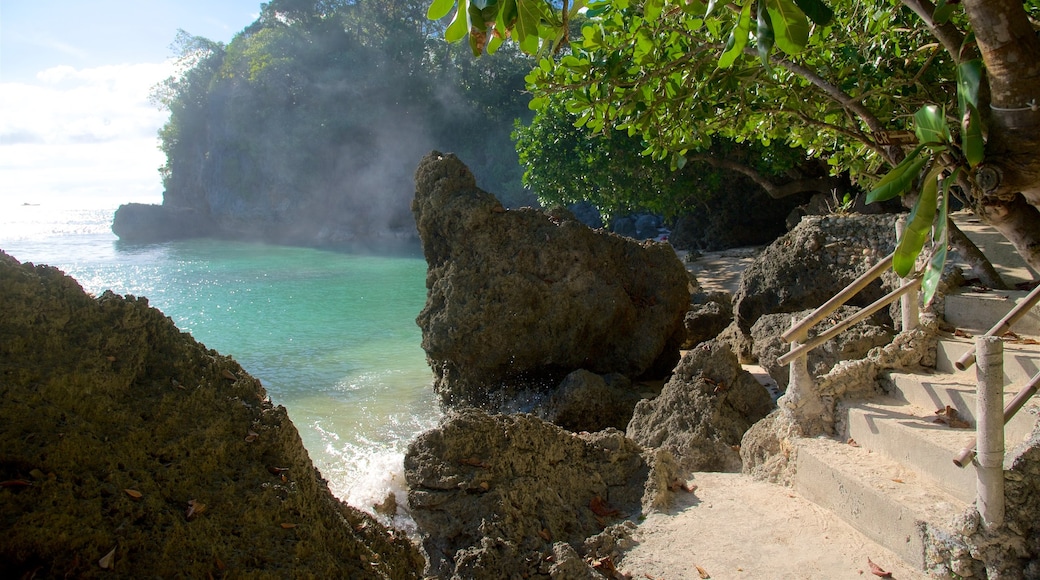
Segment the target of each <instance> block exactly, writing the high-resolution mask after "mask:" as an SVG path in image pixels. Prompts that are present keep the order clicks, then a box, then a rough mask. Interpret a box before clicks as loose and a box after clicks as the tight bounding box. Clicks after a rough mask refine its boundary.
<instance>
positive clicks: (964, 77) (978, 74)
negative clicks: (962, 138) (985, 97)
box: [957, 59, 982, 116]
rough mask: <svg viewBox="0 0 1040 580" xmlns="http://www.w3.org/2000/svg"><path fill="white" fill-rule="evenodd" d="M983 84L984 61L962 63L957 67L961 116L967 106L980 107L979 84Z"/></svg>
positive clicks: (958, 100) (958, 101)
mask: <svg viewBox="0 0 1040 580" xmlns="http://www.w3.org/2000/svg"><path fill="white" fill-rule="evenodd" d="M981 83H982V61H981V60H979V59H975V60H969V61H967V62H962V63H961V64H960V65H959V66H958V67H957V104H958V105H960V108H961V115H962V116H963V115H964V113H965V112H966V109H967V105H969V104H971V105H974V106H976V107H978V106H979V84H981Z"/></svg>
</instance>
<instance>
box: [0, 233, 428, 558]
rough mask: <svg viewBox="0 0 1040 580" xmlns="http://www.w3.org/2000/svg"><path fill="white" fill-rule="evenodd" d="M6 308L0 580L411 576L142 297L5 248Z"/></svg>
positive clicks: (236, 382)
mask: <svg viewBox="0 0 1040 580" xmlns="http://www.w3.org/2000/svg"><path fill="white" fill-rule="evenodd" d="M0 297H2V300H0V377H2V380H0V401H2V403H0V449H3V452H2V454H0V481H4V482H16V483H15V484H11V485H6V484H5V485H4V486H3V487H2V488H0V496H2V501H0V521H3V522H4V541H3V542H0V577H4V578H28V577H31V576H35V577H47V578H56V577H63V576H64V577H77V578H80V577H93V576H96V575H100V574H112V573H113V572H114V573H115V574H117V575H121V576H131V575H139V574H141V573H142V572H145V571H147V574H149V575H152V576H160V577H191V578H205V577H207V576H209V575H212V576H224V575H226V574H228V573H232V571H234V572H233V574H234V575H241V576H253V575H263V576H271V577H289V576H292V575H302V576H314V577H326V578H328V577H335V578H345V577H350V578H387V577H390V578H418V577H420V574H421V570H422V566H423V562H424V560H423V558H422V555H421V554H420V553H419V551H418V550H417V549H416V548H415V547H414V546H412V545H411V543H410V542H409V541H408V540H407V538H405V537H404V536H403V535H402V534H399V533H397V532H394V531H392V530H389V529H387V528H385V527H383V526H382V525H380V524H379V523H378V522H376V521H375V520H374V519H372V518H371V517H369V516H368V515H366V514H363V513H361V512H359V511H358V510H355V509H353V508H351V507H348V506H347V505H345V504H343V503H342V502H340V501H339V500H337V499H336V498H335V497H334V496H333V495H332V494H331V493H330V491H329V488H328V485H327V484H326V482H325V481H324V480H323V479H322V478H321V475H320V474H319V473H318V472H317V470H316V469H315V468H314V465H313V464H312V463H311V460H310V458H309V457H308V455H307V451H306V450H305V449H304V447H303V443H302V442H301V440H300V435H299V433H298V432H297V431H296V428H295V427H294V426H293V424H292V422H291V421H290V420H289V418H288V416H287V415H286V412H285V409H284V408H283V407H280V406H275V405H272V404H271V402H270V400H269V399H268V398H267V396H266V394H265V392H264V389H263V387H262V386H261V385H260V382H259V381H257V380H256V379H254V378H253V377H251V376H249V374H248V373H246V372H245V371H244V370H242V368H241V367H239V365H238V364H237V363H235V362H234V361H233V360H232V359H230V358H228V357H224V356H221V355H220V354H219V353H217V352H215V351H212V350H208V349H206V348H205V346H203V345H202V344H199V343H198V342H196V341H195V340H194V339H193V338H192V337H191V336H190V335H189V334H187V333H182V332H180V331H179V330H178V329H177V327H176V326H174V324H173V322H172V321H171V320H170V319H169V318H167V317H166V316H164V315H163V314H162V312H160V311H158V310H156V309H154V308H150V307H149V306H148V301H147V300H146V299H144V298H134V297H125V298H124V297H121V296H117V295H115V294H112V293H110V292H106V293H105V294H103V295H102V296H100V297H98V298H94V297H92V296H89V295H87V294H86V293H85V292H84V291H83V289H82V288H81V287H80V286H79V284H77V283H76V281H75V280H73V279H72V278H69V277H67V276H65V275H63V274H62V273H61V272H60V271H58V270H56V269H54V268H49V267H46V266H38V267H37V266H33V265H32V264H19V263H18V262H17V261H16V260H14V259H13V258H11V257H10V256H8V255H6V254H4V253H2V252H0ZM102 559H104V561H105V563H106V564H107V565H108V569H107V570H103V569H102V567H101V566H99V561H100V560H102Z"/></svg>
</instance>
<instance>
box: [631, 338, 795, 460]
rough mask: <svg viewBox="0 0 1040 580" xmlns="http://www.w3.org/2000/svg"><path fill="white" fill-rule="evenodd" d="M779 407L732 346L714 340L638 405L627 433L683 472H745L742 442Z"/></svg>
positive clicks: (695, 351) (687, 356)
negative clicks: (658, 391) (656, 393)
mask: <svg viewBox="0 0 1040 580" xmlns="http://www.w3.org/2000/svg"><path fill="white" fill-rule="evenodd" d="M773 408H774V405H773V400H772V398H771V397H770V395H769V392H768V391H767V390H766V388H765V387H763V386H762V385H761V384H760V383H759V382H758V381H757V380H756V379H755V377H753V376H752V375H751V373H749V372H747V371H745V370H744V369H743V368H742V367H741V366H740V363H739V362H737V357H736V355H734V354H733V352H732V351H731V350H730V349H729V347H728V346H726V345H724V344H722V343H718V342H715V341H710V342H707V343H703V344H702V345H700V346H699V347H697V348H695V349H693V350H691V351H688V352H687V353H686V354H685V355H683V358H682V360H681V361H680V362H679V365H678V366H677V367H675V372H674V373H673V374H672V378H671V379H670V380H669V381H668V382H667V383H665V385H664V389H663V390H662V391H661V394H660V395H659V396H658V397H656V398H654V399H649V400H644V401H641V402H640V403H639V404H637V405H636V408H635V412H634V413H633V416H632V421H631V422H630V423H629V424H628V431H627V432H626V434H627V435H628V437H629V438H630V439H632V440H634V441H635V442H636V443H639V444H640V445H642V446H644V447H648V448H664V449H668V450H670V451H671V452H672V454H673V455H674V456H675V459H676V461H677V462H678V466H679V469H680V474H682V473H685V472H691V471H740V470H741V463H740V455H739V446H740V440H741V438H742V437H743V436H744V432H745V431H747V430H748V429H749V428H750V427H751V425H752V424H754V423H755V422H756V421H758V420H759V419H762V418H763V417H765V416H766V415H767V414H769V412H770V411H772V410H773Z"/></svg>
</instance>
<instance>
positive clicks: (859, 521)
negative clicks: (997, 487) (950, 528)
mask: <svg viewBox="0 0 1040 580" xmlns="http://www.w3.org/2000/svg"><path fill="white" fill-rule="evenodd" d="M796 447H797V457H796V468H795V476H794V488H795V490H797V491H798V493H800V494H802V496H803V497H805V498H807V499H809V500H810V501H812V502H814V503H816V504H817V505H819V506H821V507H824V508H827V509H829V510H831V511H832V512H834V513H835V514H837V515H838V516H839V517H841V518H842V519H843V520H845V521H846V522H848V523H849V524H850V525H852V526H853V527H854V528H856V529H858V530H859V531H860V532H862V533H863V534H864V535H866V536H867V537H869V538H870V539H872V540H874V541H875V542H877V543H879V544H881V545H882V546H885V547H886V548H888V549H890V550H892V551H893V552H895V553H896V554H898V555H899V556H900V557H901V558H903V559H904V560H906V561H907V562H908V563H909V564H911V565H913V566H916V567H917V568H918V569H922V570H923V569H925V566H926V560H925V534H926V530H927V529H930V528H931V529H935V528H942V527H943V526H941V525H940V524H939V523H938V521H940V520H941V519H944V518H949V516H950V515H951V514H958V513H962V512H963V511H964V510H965V509H966V508H967V507H968V503H967V502H964V501H961V500H959V499H957V498H956V497H954V496H952V495H950V494H948V493H946V492H944V491H943V490H942V489H940V488H939V487H937V486H935V485H934V484H932V483H931V482H930V481H928V480H927V478H924V477H922V476H920V475H919V474H917V473H916V472H915V471H913V470H912V469H910V468H908V467H906V466H903V465H900V464H899V463H898V462H896V461H894V460H892V459H889V458H887V457H885V456H884V455H882V454H880V453H872V452H870V451H869V450H867V449H863V448H862V447H859V448H857V447H854V446H852V445H847V444H844V443H839V442H837V441H834V440H832V439H823V438H819V439H799V440H798V441H797V443H796Z"/></svg>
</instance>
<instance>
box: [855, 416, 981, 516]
mask: <svg viewBox="0 0 1040 580" xmlns="http://www.w3.org/2000/svg"><path fill="white" fill-rule="evenodd" d="M843 407H844V413H845V419H846V420H845V432H844V433H843V434H842V439H843V440H846V441H847V440H848V439H852V440H854V441H855V442H856V443H857V444H858V445H859V446H860V447H862V448H864V449H867V450H869V451H872V452H875V453H880V454H883V455H884V456H886V457H888V458H889V459H893V460H895V461H897V462H898V463H900V464H902V465H904V466H906V467H909V468H910V469H913V470H914V471H915V472H917V473H918V474H919V475H922V476H924V477H927V478H928V479H929V480H930V481H931V483H932V484H934V485H936V486H937V487H939V488H941V489H943V490H944V491H946V492H947V493H949V494H950V495H953V496H954V497H956V498H957V499H960V500H961V501H963V502H965V503H970V502H972V501H975V495H976V493H975V489H976V474H975V466H974V465H968V466H967V467H964V468H960V467H957V466H956V465H954V464H953V457H954V456H955V455H956V454H957V453H958V452H959V451H960V450H961V449H962V448H964V447H967V446H969V445H970V444H971V439H972V438H973V437H974V436H975V430H974V429H954V428H952V427H950V426H948V425H943V424H939V423H935V422H933V420H934V418H935V415H934V413H933V411H931V410H925V409H922V408H920V407H916V406H913V405H909V404H907V403H905V402H902V401H899V400H897V399H895V398H892V397H881V398H878V399H872V400H870V401H858V402H854V403H846V404H844V405H843Z"/></svg>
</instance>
